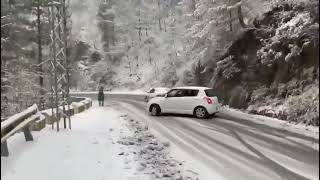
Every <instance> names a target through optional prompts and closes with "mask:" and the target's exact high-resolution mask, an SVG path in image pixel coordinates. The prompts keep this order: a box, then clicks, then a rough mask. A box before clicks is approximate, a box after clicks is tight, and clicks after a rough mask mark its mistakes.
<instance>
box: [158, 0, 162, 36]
mask: <svg viewBox="0 0 320 180" xmlns="http://www.w3.org/2000/svg"><path fill="white" fill-rule="evenodd" d="M158 9H159V17H158V22H159V29H160V31H162V28H161V16H160V0H158Z"/></svg>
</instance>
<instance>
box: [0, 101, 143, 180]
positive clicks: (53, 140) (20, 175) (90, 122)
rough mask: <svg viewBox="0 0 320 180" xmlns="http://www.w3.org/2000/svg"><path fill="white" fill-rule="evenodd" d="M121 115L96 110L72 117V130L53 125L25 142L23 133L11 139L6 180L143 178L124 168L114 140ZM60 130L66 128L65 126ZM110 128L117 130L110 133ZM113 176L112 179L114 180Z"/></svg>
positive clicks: (5, 163) (5, 160) (4, 169)
mask: <svg viewBox="0 0 320 180" xmlns="http://www.w3.org/2000/svg"><path fill="white" fill-rule="evenodd" d="M120 125H121V124H120V122H119V112H117V111H115V110H112V109H110V108H107V107H104V108H100V107H93V108H91V109H89V110H88V111H85V112H83V113H80V114H76V115H75V116H73V117H72V130H64V129H61V131H60V132H56V130H52V129H51V126H47V127H46V129H44V130H42V131H40V132H32V134H33V136H34V139H35V140H34V141H32V142H25V140H24V137H23V134H21V133H19V134H16V135H14V136H13V137H11V138H9V140H8V148H9V153H10V155H9V157H1V164H2V165H1V178H3V179H4V180H21V179H32V180H43V179H46V180H57V179H59V180H72V179H76V180H88V179H94V180H108V179H119V180H121V179H123V180H127V179H140V178H137V177H135V176H134V175H133V174H132V172H131V171H127V170H125V169H124V166H123V161H122V159H120V158H119V157H118V156H117V154H118V152H119V151H120V149H119V148H120V147H119V146H116V145H115V144H112V141H111V139H112V138H116V137H117V136H119V134H120V132H119V131H118V129H120ZM60 127H63V126H62V125H61V126H60ZM110 129H113V130H114V131H112V133H110ZM110 177H112V178H110Z"/></svg>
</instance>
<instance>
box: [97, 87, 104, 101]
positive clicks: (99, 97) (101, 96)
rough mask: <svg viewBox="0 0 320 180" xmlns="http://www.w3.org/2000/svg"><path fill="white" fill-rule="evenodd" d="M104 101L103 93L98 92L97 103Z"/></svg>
mask: <svg viewBox="0 0 320 180" xmlns="http://www.w3.org/2000/svg"><path fill="white" fill-rule="evenodd" d="M103 100H104V93H103V91H101V90H100V91H99V93H98V101H103Z"/></svg>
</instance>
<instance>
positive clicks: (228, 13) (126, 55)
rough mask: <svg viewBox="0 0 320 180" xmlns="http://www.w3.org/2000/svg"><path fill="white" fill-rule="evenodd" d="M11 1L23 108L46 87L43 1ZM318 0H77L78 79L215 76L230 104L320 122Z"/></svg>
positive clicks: (6, 73)
mask: <svg viewBox="0 0 320 180" xmlns="http://www.w3.org/2000/svg"><path fill="white" fill-rule="evenodd" d="M1 3H2V4H1V9H2V14H1V16H2V22H1V26H2V28H1V34H2V39H1V42H2V43H1V44H2V45H1V52H2V53H1V54H2V55H1V69H2V71H1V72H2V74H3V76H2V78H1V83H2V86H1V91H2V92H5V93H6V94H7V95H6V96H2V98H4V99H6V100H8V101H12V102H14V104H15V106H16V108H18V107H20V106H22V105H21V104H20V105H19V101H18V100H17V99H21V98H26V97H28V98H30V101H32V100H34V99H35V98H32V97H37V94H36V93H34V92H32V91H31V89H33V88H34V87H37V88H39V87H38V85H35V84H39V83H38V81H39V80H38V76H36V73H34V69H35V68H36V67H34V64H37V62H38V60H37V57H38V55H37V48H38V46H37V45H38V44H39V40H38V39H37V33H38V31H37V30H38V29H37V8H36V7H37V6H36V5H35V4H34V2H33V1H31V0H30V1H22V0H16V1H8V2H3V1H2V2H1ZM43 8H44V7H43ZM318 9H319V3H318V1H317V0H267V1H265V0H92V1H91V0H90V1H85V0H70V5H69V12H70V17H71V22H70V25H71V27H72V28H71V31H70V32H71V35H70V42H71V43H70V47H69V49H70V54H69V58H70V61H71V64H72V76H71V83H72V89H73V90H76V91H91V90H97V88H98V86H100V85H102V86H104V87H106V88H111V89H147V88H150V87H154V86H166V87H174V86H182V85H197V86H208V87H211V88H213V89H214V90H215V91H216V93H217V95H218V97H219V98H220V100H221V101H222V102H223V103H224V104H225V105H229V106H231V107H234V108H240V109H245V110H248V111H250V112H251V113H257V114H263V115H267V116H272V117H278V118H280V119H284V120H290V121H295V122H300V121H301V122H305V123H307V124H313V125H319V115H318V113H319V88H318V84H319V67H318V63H319V53H318V47H319V35H318V33H319V14H318ZM79 17H80V18H79ZM41 18H42V19H41V23H42V24H41V27H42V33H44V34H43V37H42V40H41V42H42V46H43V47H42V48H43V55H42V56H43V59H44V60H45V57H46V56H48V50H47V46H48V43H49V39H48V38H49V37H48V33H46V32H48V30H47V29H46V27H47V25H46V23H47V21H46V15H45V11H43V14H41ZM7 37H8V38H7ZM18 61H19V62H23V63H21V64H18V65H17V64H16V62H18ZM46 68H47V69H48V67H46V65H44V66H43V70H44V71H45V72H47V71H49V70H47V69H46ZM12 72H19V73H18V75H14V76H13V75H11V73H12ZM15 79H19V80H15ZM26 79H28V81H26ZM20 81H21V82H20ZM48 87H49V82H45V83H44V87H43V89H44V90H45V91H46V92H47V93H49V92H50V91H49V89H48ZM8 88H9V89H10V88H11V89H10V90H9V89H8ZM28 93H30V95H29V94H28ZM2 102H3V101H2ZM24 102H25V101H24ZM11 106H12V105H11ZM1 107H2V110H1V111H3V106H1ZM6 108H7V110H8V109H10V110H12V107H10V108H8V107H6ZM16 110H18V109H15V110H13V111H16Z"/></svg>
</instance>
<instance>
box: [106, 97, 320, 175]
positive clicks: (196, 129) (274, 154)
mask: <svg viewBox="0 0 320 180" xmlns="http://www.w3.org/2000/svg"><path fill="white" fill-rule="evenodd" d="M112 101H113V102H114V103H115V104H116V105H117V106H118V109H120V110H121V111H123V112H126V113H128V114H129V115H130V116H132V117H135V118H136V119H139V120H141V121H145V122H146V123H147V124H149V126H150V127H152V128H153V129H154V130H155V131H157V132H158V133H159V134H160V135H161V136H164V137H165V138H167V139H168V140H169V141H171V142H172V143H173V144H175V145H177V147H179V148H181V149H183V150H184V151H185V152H186V153H187V154H189V155H190V156H192V157H194V158H196V159H197V160H198V161H199V162H201V164H203V165H205V166H206V167H208V168H209V169H210V171H212V172H214V173H215V174H218V176H216V177H215V178H214V179H230V180H234V179H243V180H251V179H252V180H257V179H259V180H263V179H266V180H271V179H272V180H277V179H279V180H280V179H288V180H300V179H301V180H303V179H319V151H318V150H315V149H314V148H311V147H310V146H308V145H307V144H313V145H314V144H316V145H319V140H318V139H314V138H312V137H307V136H303V135H300V134H296V133H292V132H287V131H282V130H279V129H275V128H272V127H269V126H266V125H262V124H258V123H254V122H252V121H246V120H242V119H240V118H237V117H234V116H232V115H230V114H222V113H220V114H218V117H214V118H212V119H207V120H200V119H195V118H193V117H183V116H174V115H166V116H160V117H152V116H149V115H148V113H147V112H146V110H145V109H146V104H145V103H143V102H139V101H133V100H116V99H113V100H112ZM209 179H212V177H211V178H209Z"/></svg>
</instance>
